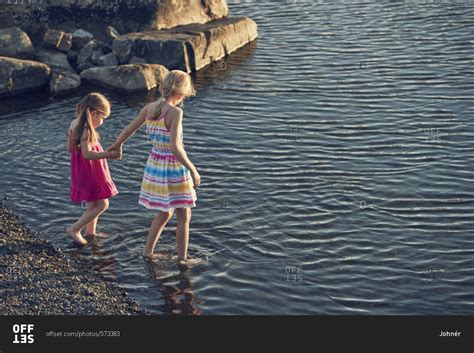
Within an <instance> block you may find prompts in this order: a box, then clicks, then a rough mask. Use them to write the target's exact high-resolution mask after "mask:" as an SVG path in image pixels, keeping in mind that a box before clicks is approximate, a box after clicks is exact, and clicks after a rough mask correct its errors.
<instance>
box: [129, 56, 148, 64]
mask: <svg viewBox="0 0 474 353" xmlns="http://www.w3.org/2000/svg"><path fill="white" fill-rule="evenodd" d="M130 64H148V61H146V60H145V59H143V58H139V57H138V56H134V57H133V58H131V59H130Z"/></svg>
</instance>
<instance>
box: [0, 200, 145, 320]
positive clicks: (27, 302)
mask: <svg viewBox="0 0 474 353" xmlns="http://www.w3.org/2000/svg"><path fill="white" fill-rule="evenodd" d="M0 265H1V267H2V270H1V272H0V293H1V295H0V296H1V298H2V300H1V301H0V314H1V315H143V314H145V312H144V311H142V310H141V309H140V307H139V305H138V304H137V303H135V302H134V301H132V300H131V299H130V298H128V296H127V293H126V292H123V291H121V290H119V289H118V288H116V287H114V286H113V285H112V284H110V283H108V282H106V281H105V280H103V279H102V278H101V277H100V276H99V275H98V274H96V273H94V272H93V271H92V270H88V269H82V268H81V267H80V264H79V263H75V262H73V261H70V260H69V259H67V258H66V256H65V255H64V254H63V253H62V251H61V250H60V249H57V248H55V247H54V246H53V245H51V244H50V243H49V242H47V241H45V240H42V239H40V238H38V237H37V236H36V235H34V234H33V233H32V232H31V231H30V230H29V229H28V228H27V227H26V226H25V224H23V223H22V222H21V220H20V219H19V218H18V217H17V216H15V215H14V214H13V212H12V211H11V210H10V209H8V208H7V207H6V206H5V205H3V204H2V205H1V207H0Z"/></svg>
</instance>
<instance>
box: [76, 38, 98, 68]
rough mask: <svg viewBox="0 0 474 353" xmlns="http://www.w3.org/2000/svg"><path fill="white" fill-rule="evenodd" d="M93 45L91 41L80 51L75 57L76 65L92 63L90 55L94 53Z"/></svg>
mask: <svg viewBox="0 0 474 353" xmlns="http://www.w3.org/2000/svg"><path fill="white" fill-rule="evenodd" d="M94 49H95V45H94V42H93V41H90V42H89V43H87V44H86V45H85V46H84V48H82V49H81V51H80V52H79V54H78V55H77V64H78V65H82V64H86V63H92V59H91V57H92V53H93V52H94Z"/></svg>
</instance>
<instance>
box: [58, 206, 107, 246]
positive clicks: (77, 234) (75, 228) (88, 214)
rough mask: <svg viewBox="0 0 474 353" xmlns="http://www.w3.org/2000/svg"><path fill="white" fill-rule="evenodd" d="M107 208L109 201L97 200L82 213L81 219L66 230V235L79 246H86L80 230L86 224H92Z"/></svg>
mask: <svg viewBox="0 0 474 353" xmlns="http://www.w3.org/2000/svg"><path fill="white" fill-rule="evenodd" d="M108 207H109V200H107V199H105V200H98V201H94V204H93V206H91V207H90V208H89V206H88V207H87V209H86V210H85V211H84V213H83V214H82V216H81V218H79V220H78V221H77V222H76V223H74V224H73V225H72V226H70V227H68V228H67V229H66V232H67V234H69V236H70V237H71V238H72V239H74V241H75V242H77V243H79V244H82V245H84V244H87V241H86V240H85V239H84V238H83V237H82V235H81V229H82V228H84V227H85V226H86V225H87V224H88V223H90V222H92V221H93V220H94V219H95V218H97V217H99V215H100V214H102V213H103V212H104V211H105V210H106V209H107V208H108Z"/></svg>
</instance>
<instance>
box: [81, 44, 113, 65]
mask: <svg viewBox="0 0 474 353" xmlns="http://www.w3.org/2000/svg"><path fill="white" fill-rule="evenodd" d="M111 52H112V49H111V48H110V46H108V45H107V44H105V43H104V42H101V41H99V40H97V39H94V40H91V41H90V42H89V43H87V44H86V45H85V46H84V48H82V49H81V51H80V52H79V55H78V56H77V63H78V64H79V65H81V64H86V63H89V64H90V63H92V64H95V63H97V61H98V59H99V58H100V57H101V56H103V55H105V54H108V53H111Z"/></svg>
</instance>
